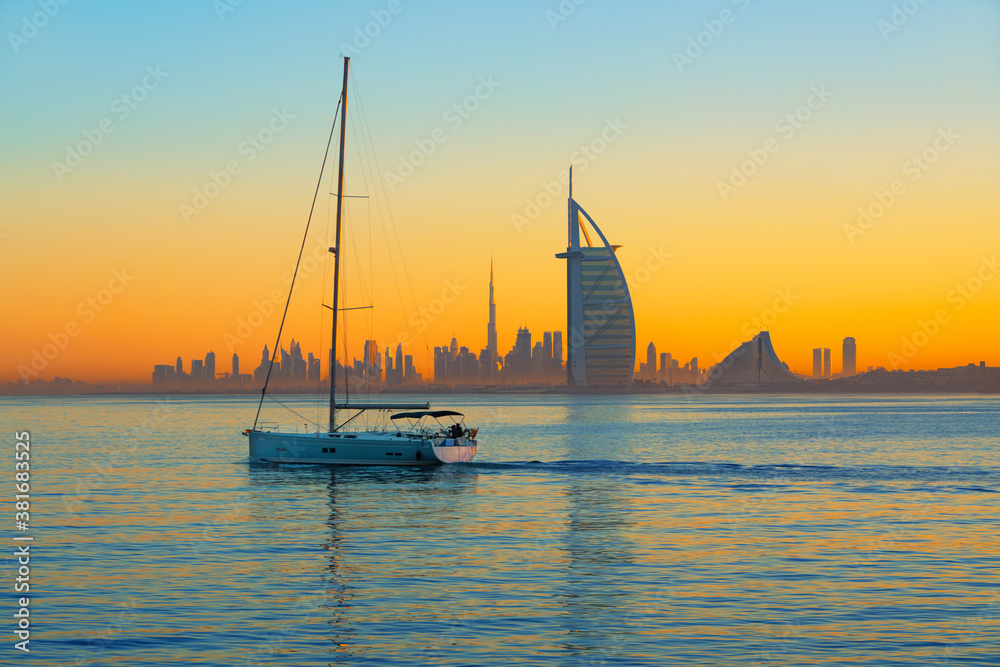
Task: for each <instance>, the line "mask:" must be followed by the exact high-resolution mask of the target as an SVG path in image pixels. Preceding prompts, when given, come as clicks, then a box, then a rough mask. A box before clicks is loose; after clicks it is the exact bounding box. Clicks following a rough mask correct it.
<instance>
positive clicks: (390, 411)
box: [243, 57, 479, 466]
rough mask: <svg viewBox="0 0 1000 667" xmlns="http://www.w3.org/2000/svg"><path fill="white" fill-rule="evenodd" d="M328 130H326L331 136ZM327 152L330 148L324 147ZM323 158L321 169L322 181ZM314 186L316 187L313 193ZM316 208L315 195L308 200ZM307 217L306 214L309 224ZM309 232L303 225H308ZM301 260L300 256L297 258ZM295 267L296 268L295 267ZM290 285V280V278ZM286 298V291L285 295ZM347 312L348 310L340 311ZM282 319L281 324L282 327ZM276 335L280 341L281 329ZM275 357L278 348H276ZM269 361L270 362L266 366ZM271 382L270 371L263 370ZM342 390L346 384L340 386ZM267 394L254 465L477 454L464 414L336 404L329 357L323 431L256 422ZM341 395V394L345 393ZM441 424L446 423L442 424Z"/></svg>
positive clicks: (457, 458) (413, 460)
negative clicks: (369, 422)
mask: <svg viewBox="0 0 1000 667" xmlns="http://www.w3.org/2000/svg"><path fill="white" fill-rule="evenodd" d="M350 63H351V59H350V58H349V57H345V58H344V87H343V91H342V92H341V97H340V164H339V172H338V179H337V227H336V237H335V241H334V247H332V248H330V252H331V253H332V254H333V256H334V269H333V307H332V311H333V346H332V349H333V350H336V349H337V315H338V313H339V310H340V309H339V306H338V302H337V298H338V292H339V288H340V263H341V259H342V257H341V252H340V231H341V217H342V214H343V208H344V206H343V201H344V142H345V138H346V129H347V80H348V73H349V71H350ZM332 135H333V131H332V130H331V138H332ZM327 152H329V144H327ZM325 167H326V161H325V159H324V164H323V167H321V168H320V179H321V180H322V175H323V169H324V168H325ZM318 192H319V188H318V186H317V194H318ZM313 205H314V207H315V197H314V199H313ZM311 217H312V213H311V212H310V220H311ZM307 230H308V227H307ZM300 259H301V255H300ZM296 268H297V267H296ZM293 286H294V279H293ZM289 299H291V293H290V292H289ZM345 310H347V309H345ZM283 324H284V320H282V325H283ZM278 337H279V340H280V337H281V330H280V329H279V332H278ZM275 354H277V346H276V347H275ZM273 365H274V357H273V356H272V358H271V367H273ZM268 378H270V369H269V370H268ZM345 389H346V386H345ZM266 393H267V381H265V383H264V388H263V389H262V391H261V399H260V404H259V405H258V407H257V416H256V417H255V418H254V425H253V426H252V427H251V428H248V429H246V430H245V431H244V432H243V435H245V436H247V437H248V438H249V459H250V461H253V462H270V463H298V464H327V465H395V466H428V465H439V464H442V463H459V462H466V461H471V460H472V459H473V458H474V457H475V456H476V452H477V450H478V446H479V442H478V440H476V436H477V434H478V430H479V429H475V428H467V427H466V426H465V419H464V415H462V414H461V413H460V412H456V411H454V410H431V409H430V403H417V404H413V403H406V404H381V403H349V402H346V401H345V402H344V403H338V402H337V359H336V353H335V352H334V353H333V354H331V355H330V421H329V427H328V428H327V429H326V430H321V429H319V428H317V429H316V430H315V431H313V432H304V433H303V432H281V431H279V430H278V429H277V428H276V427H274V426H268V425H265V424H264V423H262V422H260V421H259V419H260V408H261V405H263V402H264V397H265V395H266ZM345 395H346V392H345ZM367 411H380V412H382V413H384V415H383V416H387V417H388V419H382V420H380V423H381V426H379V427H376V428H369V429H363V428H359V427H356V426H352V423H354V422H355V420H356V419H357V417H359V416H360V415H361V414H362V413H364V412H367ZM442 420H446V421H442Z"/></svg>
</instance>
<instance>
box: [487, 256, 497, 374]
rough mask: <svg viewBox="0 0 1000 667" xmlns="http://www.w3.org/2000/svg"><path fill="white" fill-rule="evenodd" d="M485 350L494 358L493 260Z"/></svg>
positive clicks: (494, 304) (495, 328)
mask: <svg viewBox="0 0 1000 667" xmlns="http://www.w3.org/2000/svg"><path fill="white" fill-rule="evenodd" d="M486 349H488V350H489V351H490V352H491V353H492V356H493V357H494V358H496V356H497V353H498V350H497V305H496V303H495V302H494V301H493V260H492V259H491V260H490V322H489V324H487V325H486Z"/></svg>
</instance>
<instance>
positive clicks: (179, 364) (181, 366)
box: [174, 357, 184, 382]
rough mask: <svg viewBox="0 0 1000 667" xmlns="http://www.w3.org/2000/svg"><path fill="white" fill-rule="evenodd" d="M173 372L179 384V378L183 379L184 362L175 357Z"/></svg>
mask: <svg viewBox="0 0 1000 667" xmlns="http://www.w3.org/2000/svg"><path fill="white" fill-rule="evenodd" d="M174 372H175V373H176V374H177V381H178V382H180V381H181V378H183V377H184V362H183V361H182V360H181V358H180V357H177V367H176V368H175V369H174Z"/></svg>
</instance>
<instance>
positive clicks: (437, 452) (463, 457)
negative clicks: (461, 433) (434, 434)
mask: <svg viewBox="0 0 1000 667" xmlns="http://www.w3.org/2000/svg"><path fill="white" fill-rule="evenodd" d="M478 448H479V441H478V440H473V439H470V438H435V439H434V448H433V449H434V456H435V457H436V458H437V460H438V461H440V462H441V463H468V462H469V461H471V460H472V459H474V458H476V451H477V450H478Z"/></svg>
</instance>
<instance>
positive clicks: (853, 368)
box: [812, 336, 858, 380]
mask: <svg viewBox="0 0 1000 667" xmlns="http://www.w3.org/2000/svg"><path fill="white" fill-rule="evenodd" d="M831 356H832V355H831V353H830V348H828V347H824V348H819V347H817V348H816V349H814V350H813V373H812V377H813V379H814V380H823V379H827V380H829V379H833V378H846V377H851V376H852V375H857V373H858V347H857V344H856V343H855V341H854V338H852V337H850V336H848V337H847V338H845V339H844V345H843V352H842V353H841V365H840V372H839V373H837V374H833V372H832V370H833V369H832V368H831Z"/></svg>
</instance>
